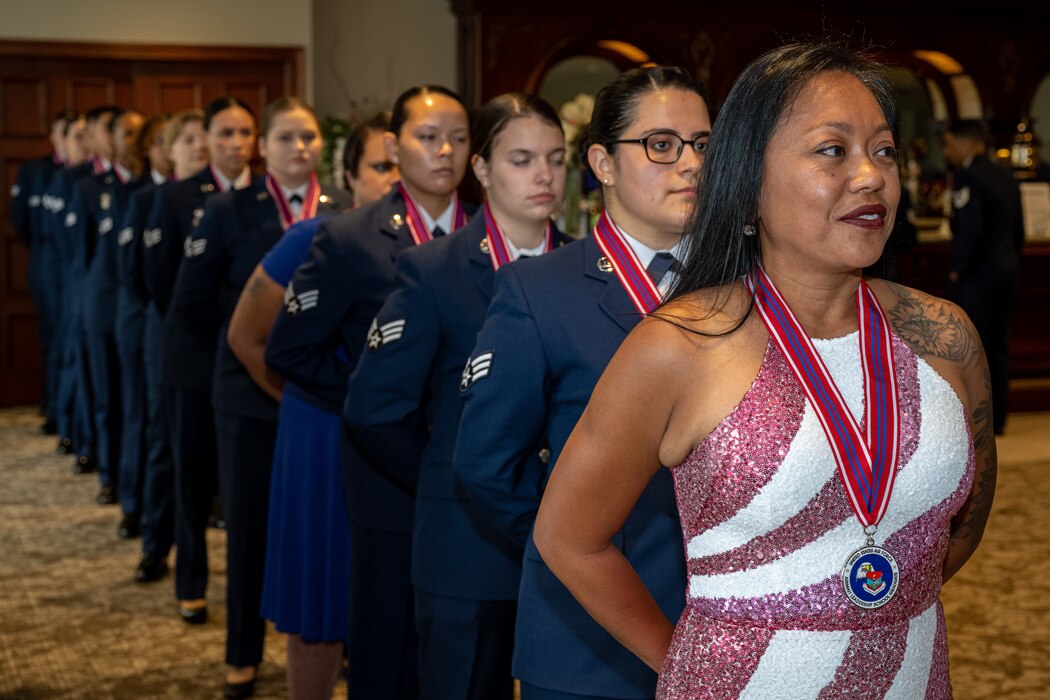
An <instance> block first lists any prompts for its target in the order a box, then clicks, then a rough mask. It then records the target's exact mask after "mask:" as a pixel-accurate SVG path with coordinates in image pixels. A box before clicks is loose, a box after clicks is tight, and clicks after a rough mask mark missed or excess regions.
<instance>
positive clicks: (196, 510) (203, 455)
mask: <svg viewBox="0 0 1050 700" xmlns="http://www.w3.org/2000/svg"><path fill="white" fill-rule="evenodd" d="M168 421H169V424H170V426H171V449H172V456H173V457H174V460H175V597H176V598H178V599H179V600H195V599H197V598H203V597H204V596H205V591H206V590H207V587H208V545H207V543H206V541H205V539H204V534H205V531H206V530H207V528H208V515H209V514H210V513H211V506H212V501H214V499H215V489H216V488H217V486H216V484H217V471H218V467H217V466H216V463H217V456H216V448H215V414H214V413H213V412H212V409H211V394H209V393H208V392H206V391H191V390H188V389H179V388H175V387H168Z"/></svg>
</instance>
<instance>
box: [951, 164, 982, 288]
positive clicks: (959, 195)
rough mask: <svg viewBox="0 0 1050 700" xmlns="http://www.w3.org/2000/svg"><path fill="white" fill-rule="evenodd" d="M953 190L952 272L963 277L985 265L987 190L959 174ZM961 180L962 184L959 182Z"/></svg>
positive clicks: (971, 179) (965, 175) (970, 178)
mask: <svg viewBox="0 0 1050 700" xmlns="http://www.w3.org/2000/svg"><path fill="white" fill-rule="evenodd" d="M956 177H957V181H956V185H962V186H961V187H956V189H953V190H952V193H951V195H952V222H951V225H952V240H953V242H954V246H953V248H952V268H951V269H952V271H954V272H955V273H956V274H957V275H959V277H960V278H963V277H966V276H967V275H969V274H970V273H971V272H972V271H973V270H974V269H975V268H977V267H979V266H980V264H981V262H982V256H983V255H984V253H985V250H984V249H985V247H986V246H985V244H984V241H983V240H982V239H983V236H984V231H983V227H984V216H985V214H984V190H983V189H982V188H981V187H979V186H978V184H979V183H977V182H975V181H974V179H973V178H972V177H971V176H970V175H969V174H968V173H965V174H960V175H957V176H956ZM959 180H962V182H959Z"/></svg>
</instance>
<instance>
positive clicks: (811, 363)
mask: <svg viewBox="0 0 1050 700" xmlns="http://www.w3.org/2000/svg"><path fill="white" fill-rule="evenodd" d="M748 287H750V288H751V291H752V293H753V294H754V297H755V307H756V308H757V309H758V312H759V314H760V315H761V317H762V320H763V321H764V322H765V324H766V328H767V329H768V330H769V335H770V336H771V337H772V338H773V340H774V342H776V344H777V347H779V348H780V351H781V352H782V353H783V354H784V357H785V358H786V359H787V362H788V365H790V367H791V369H792V371H793V372H794V373H795V376H796V377H798V380H799V383H800V384H802V388H803V389H804V390H805V392H806V396H807V398H808V399H809V403H810V405H811V406H812V407H813V410H814V412H815V413H816V415H817V418H818V420H819V421H820V425H821V427H823V429H824V434H825V435H826V436H827V438H828V443H829V444H830V445H831V452H832V454H833V455H834V456H835V462H836V464H837V465H838V471H839V476H840V477H841V479H842V485H843V486H844V487H845V489H846V495H847V496H848V498H849V501H850V505H852V506H853V511H854V512H855V513H856V515H857V519H858V520H860V522H861V525H862V526H864V528H865V531H867V529H868V528H870V527H873V526H875V525H878V523H879V521H880V520H882V517H883V516H884V515H885V514H886V507H887V506H888V505H889V502H890V496H891V495H892V494H893V480H894V478H895V476H896V472H897V460H898V456H899V453H900V406H899V403H898V395H897V374H896V370H895V363H894V359H893V345H892V343H893V341H892V336H891V333H890V327H889V324H888V323H887V322H886V317H885V315H883V313H882V308H881V307H880V306H879V302H878V299H876V298H875V293H874V292H872V291H871V288H870V287H869V286H868V285H867V283H865V282H864V280H863V279H862V280H861V281H860V286H859V287H858V289H857V319H858V322H859V326H860V351H861V352H860V354H861V365H862V367H863V373H864V406H865V410H866V412H867V425H866V430H865V431H863V432H862V431H861V429H860V426H859V425H858V423H857V421H856V419H855V418H854V417H853V414H852V413H851V412H850V410H849V407H848V406H847V405H846V402H845V400H844V399H843V398H842V394H841V392H840V391H839V388H838V387H837V386H836V385H835V381H834V379H832V377H831V373H830V372H828V368H827V367H826V366H825V365H824V361H823V360H822V359H821V357H820V355H819V354H818V353H817V351H816V348H814V347H813V341H811V340H810V339H809V336H808V335H807V334H806V332H805V330H803V328H802V324H800V323H799V321H798V319H797V318H796V317H795V314H794V313H793V312H792V311H791V308H790V307H789V306H788V305H787V302H785V301H784V298H783V297H782V296H781V295H780V292H779V291H778V290H777V288H776V286H775V285H774V284H773V281H772V280H771V279H769V276H768V275H766V272H765V270H763V269H761V267H756V269H755V272H754V274H753V275H752V276H751V277H750V278H749V279H748Z"/></svg>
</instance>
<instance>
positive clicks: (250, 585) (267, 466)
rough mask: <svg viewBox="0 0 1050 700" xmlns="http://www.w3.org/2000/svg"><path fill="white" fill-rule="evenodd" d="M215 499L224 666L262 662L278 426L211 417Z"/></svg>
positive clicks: (227, 415)
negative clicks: (222, 573)
mask: <svg viewBox="0 0 1050 700" xmlns="http://www.w3.org/2000/svg"><path fill="white" fill-rule="evenodd" d="M215 427H216V437H217V444H218V448H219V495H220V498H221V499H222V512H223V516H224V517H225V518H226V580H227V585H226V611H227V617H226V663H227V664H229V665H231V666H257V665H258V664H259V662H261V661H262V652H263V636H264V634H265V632H266V623H265V621H264V620H263V619H262V617H260V615H259V606H260V603H261V602H262V588H263V572H264V570H265V567H266V526H267V518H268V513H269V508H270V475H271V472H272V470H273V450H274V443H275V441H276V437H277V422H276V421H273V420H263V419H258V418H248V417H246V416H238V415H234V414H232V413H226V412H224V411H219V410H216V411H215Z"/></svg>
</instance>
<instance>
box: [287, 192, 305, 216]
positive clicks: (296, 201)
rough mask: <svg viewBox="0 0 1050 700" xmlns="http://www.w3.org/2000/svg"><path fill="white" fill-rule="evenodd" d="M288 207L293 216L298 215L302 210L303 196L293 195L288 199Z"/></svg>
mask: <svg viewBox="0 0 1050 700" xmlns="http://www.w3.org/2000/svg"><path fill="white" fill-rule="evenodd" d="M288 206H289V207H291V209H292V212H293V213H294V214H296V215H298V214H299V212H300V211H302V208H303V196H302V195H301V194H299V193H298V192H297V193H295V194H293V195H292V196H291V197H289V198H288Z"/></svg>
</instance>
